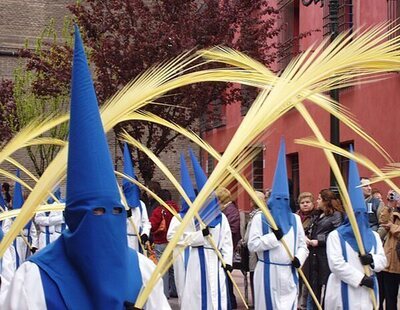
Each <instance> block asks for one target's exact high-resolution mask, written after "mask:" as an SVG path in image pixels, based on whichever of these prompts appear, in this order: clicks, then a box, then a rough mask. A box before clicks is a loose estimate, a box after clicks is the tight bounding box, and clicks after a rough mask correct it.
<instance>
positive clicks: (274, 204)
mask: <svg viewBox="0 0 400 310" xmlns="http://www.w3.org/2000/svg"><path fill="white" fill-rule="evenodd" d="M268 207H269V209H270V210H271V214H272V216H273V218H274V220H275V222H276V224H277V225H278V227H279V228H281V229H282V232H283V233H284V234H286V233H287V232H288V231H289V230H290V228H291V227H292V226H293V223H294V221H295V218H294V215H293V213H292V210H291V209H290V196H289V184H288V177H287V168H286V147H285V140H284V139H283V138H282V139H281V145H280V149H279V154H278V160H277V163H276V168H275V174H274V180H273V183H272V191H271V196H270V198H269V200H268Z"/></svg>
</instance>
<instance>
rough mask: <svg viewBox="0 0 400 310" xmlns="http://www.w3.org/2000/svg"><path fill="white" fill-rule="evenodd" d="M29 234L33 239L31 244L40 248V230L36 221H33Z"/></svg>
mask: <svg viewBox="0 0 400 310" xmlns="http://www.w3.org/2000/svg"><path fill="white" fill-rule="evenodd" d="M29 235H30V236H31V239H32V242H31V246H32V247H33V248H39V236H38V231H37V229H36V224H35V222H34V221H32V224H31V228H30V232H29Z"/></svg>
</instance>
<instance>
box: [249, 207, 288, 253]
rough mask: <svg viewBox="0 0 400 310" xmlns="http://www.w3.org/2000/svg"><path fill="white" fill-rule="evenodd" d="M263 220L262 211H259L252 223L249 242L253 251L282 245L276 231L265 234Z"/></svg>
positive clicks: (250, 249)
mask: <svg viewBox="0 0 400 310" xmlns="http://www.w3.org/2000/svg"><path fill="white" fill-rule="evenodd" d="M261 220H262V213H257V214H256V215H255V216H254V218H253V220H252V223H251V227H250V232H249V242H248V244H247V246H248V248H249V251H251V252H262V251H267V250H270V249H273V248H276V247H277V246H279V245H280V242H279V241H278V239H276V237H275V235H274V233H272V232H271V233H268V234H265V235H264V234H263V231H262V223H261Z"/></svg>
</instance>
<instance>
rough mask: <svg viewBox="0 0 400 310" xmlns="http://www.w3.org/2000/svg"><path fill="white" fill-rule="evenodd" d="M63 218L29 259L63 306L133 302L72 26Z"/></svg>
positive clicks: (108, 168)
mask: <svg viewBox="0 0 400 310" xmlns="http://www.w3.org/2000/svg"><path fill="white" fill-rule="evenodd" d="M95 210H100V211H101V213H103V214H101V215H96V214H95V212H94V211H95ZM65 221H66V224H67V225H68V229H66V230H64V231H63V233H62V235H61V237H60V238H58V239H57V240H56V241H55V242H53V243H52V244H50V245H49V246H47V247H46V248H45V249H43V250H41V251H40V252H39V253H38V254H37V255H34V256H32V258H31V261H33V262H34V263H36V264H37V265H38V266H39V267H40V268H41V269H42V270H43V271H44V272H45V273H46V274H47V275H48V276H49V278H50V279H51V280H52V281H54V283H55V284H56V286H57V287H58V290H59V292H60V294H61V296H62V299H63V301H64V303H65V305H66V307H67V308H68V309H123V304H124V302H125V301H130V302H135V300H136V298H137V294H138V293H139V290H140V288H141V286H142V283H141V276H140V270H139V268H138V262H137V254H136V253H134V252H132V251H131V250H129V249H128V245H127V239H126V212H125V211H124V208H123V206H122V205H121V197H120V194H119V191H118V187H117V180H116V177H115V175H114V170H113V165H112V160H111V156H110V153H109V149H108V145H107V139H106V136H105V134H104V128H103V126H102V122H101V118H100V113H99V109H98V104H97V99H96V94H95V90H94V86H93V81H92V79H91V74H90V70H89V66H88V64H87V60H86V56H85V52H84V49H83V43H82V40H81V37H80V34H79V30H78V28H77V27H76V26H75V47H74V55H73V67H72V83H71V111H70V129H69V150H68V167H67V197H66V208H65ZM135 267H136V270H135ZM128 271H129V272H128ZM43 286H44V287H46V286H45V285H43ZM45 293H46V292H45Z"/></svg>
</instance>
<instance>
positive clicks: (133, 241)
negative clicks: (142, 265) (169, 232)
mask: <svg viewBox="0 0 400 310" xmlns="http://www.w3.org/2000/svg"><path fill="white" fill-rule="evenodd" d="M131 210H132V216H131V217H130V218H128V219H127V220H126V225H127V231H128V246H129V247H130V248H132V249H134V250H136V251H139V239H138V237H137V235H136V233H137V232H139V233H140V235H143V234H146V235H147V236H149V235H150V229H151V223H150V221H149V217H148V215H147V209H146V205H145V204H144V202H143V201H140V207H137V208H131ZM131 219H132V221H133V224H134V225H135V227H133V226H132V223H131ZM135 229H136V230H135Z"/></svg>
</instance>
